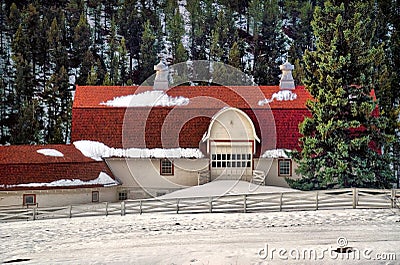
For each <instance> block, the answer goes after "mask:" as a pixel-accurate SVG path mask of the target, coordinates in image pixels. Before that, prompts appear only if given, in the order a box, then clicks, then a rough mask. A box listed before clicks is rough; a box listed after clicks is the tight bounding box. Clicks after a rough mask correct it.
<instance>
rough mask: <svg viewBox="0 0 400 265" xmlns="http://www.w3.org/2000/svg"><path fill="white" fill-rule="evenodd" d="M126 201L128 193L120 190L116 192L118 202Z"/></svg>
mask: <svg viewBox="0 0 400 265" xmlns="http://www.w3.org/2000/svg"><path fill="white" fill-rule="evenodd" d="M127 199H128V191H127V190H120V191H118V201H125V200H127Z"/></svg>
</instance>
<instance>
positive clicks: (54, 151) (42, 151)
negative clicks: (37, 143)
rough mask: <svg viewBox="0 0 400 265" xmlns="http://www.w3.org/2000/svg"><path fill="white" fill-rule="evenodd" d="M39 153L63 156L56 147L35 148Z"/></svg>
mask: <svg viewBox="0 0 400 265" xmlns="http://www.w3.org/2000/svg"><path fill="white" fill-rule="evenodd" d="M36 152H38V153H39V154H42V155H45V156H56V157H63V156H64V154H63V153H61V152H60V151H58V150H56V149H51V148H44V149H39V150H36Z"/></svg>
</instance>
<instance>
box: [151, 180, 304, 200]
mask: <svg viewBox="0 0 400 265" xmlns="http://www.w3.org/2000/svg"><path fill="white" fill-rule="evenodd" d="M293 191H298V190H295V189H291V188H284V187H276V186H263V185H255V184H252V183H250V182H247V181H242V180H216V181H212V182H209V183H206V184H203V185H199V186H193V187H189V188H185V189H181V190H177V191H174V192H171V193H168V194H166V195H163V196H161V197H159V198H160V199H172V198H192V197H218V196H223V195H237V194H257V193H279V192H293Z"/></svg>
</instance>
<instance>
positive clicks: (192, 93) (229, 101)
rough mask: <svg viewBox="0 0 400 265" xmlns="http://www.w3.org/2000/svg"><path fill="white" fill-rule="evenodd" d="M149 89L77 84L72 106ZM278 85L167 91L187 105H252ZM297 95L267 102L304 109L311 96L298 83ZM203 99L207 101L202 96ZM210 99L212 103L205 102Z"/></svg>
mask: <svg viewBox="0 0 400 265" xmlns="http://www.w3.org/2000/svg"><path fill="white" fill-rule="evenodd" d="M151 90H153V89H152V87H142V86H77V87H76V92H75V98H74V104H73V108H113V107H108V106H106V105H105V104H102V103H105V102H107V101H109V100H112V99H114V98H116V97H122V96H128V95H133V94H139V93H142V92H145V91H151ZM279 91H280V89H279V86H243V87H227V86H177V87H173V88H170V89H169V90H168V91H167V94H168V95H170V96H173V97H177V96H183V97H186V98H189V99H191V101H190V103H189V104H188V105H187V106H186V107H187V108H193V107H199V103H206V104H207V105H201V104H200V107H214V106H216V107H218V106H219V104H217V102H216V101H221V102H223V103H224V104H225V105H229V106H231V107H235V108H243V107H246V106H249V105H250V106H251V107H252V108H265V106H264V107H262V106H259V105H258V102H259V101H260V100H263V99H271V97H272V96H273V94H274V93H277V92H279ZM293 92H294V93H296V95H297V98H296V100H293V101H278V100H274V101H273V102H272V103H270V104H269V106H270V108H271V109H280V108H285V109H305V103H306V101H307V100H309V99H311V96H310V94H309V92H308V91H307V90H306V89H305V88H304V87H303V86H298V87H296V89H295V90H294V91H293ZM205 99H207V101H206V100H205ZM210 99H216V101H215V102H214V101H212V102H211V103H212V105H209V103H210V102H209V101H208V100H210Z"/></svg>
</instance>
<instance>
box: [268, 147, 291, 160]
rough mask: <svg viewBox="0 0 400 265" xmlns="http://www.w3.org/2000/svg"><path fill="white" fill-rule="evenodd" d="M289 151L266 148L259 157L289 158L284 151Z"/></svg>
mask: <svg viewBox="0 0 400 265" xmlns="http://www.w3.org/2000/svg"><path fill="white" fill-rule="evenodd" d="M288 152H290V150H288V149H272V150H267V151H265V152H264V154H262V155H261V158H289V157H288V155H287V154H286V153H288Z"/></svg>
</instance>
